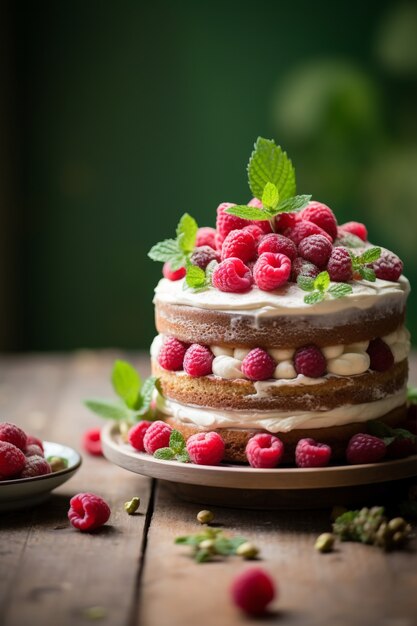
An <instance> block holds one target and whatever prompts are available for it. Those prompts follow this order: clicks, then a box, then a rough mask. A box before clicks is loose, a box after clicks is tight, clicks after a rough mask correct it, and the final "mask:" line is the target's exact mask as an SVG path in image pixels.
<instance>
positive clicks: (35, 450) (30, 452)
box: [25, 443, 44, 457]
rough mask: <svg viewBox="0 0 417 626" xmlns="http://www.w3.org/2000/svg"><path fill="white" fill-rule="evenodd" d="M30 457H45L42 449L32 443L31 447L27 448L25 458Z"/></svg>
mask: <svg viewBox="0 0 417 626" xmlns="http://www.w3.org/2000/svg"><path fill="white" fill-rule="evenodd" d="M28 456H41V457H43V456H44V453H43V450H42V448H40V447H39V446H37V445H36V443H31V444H30V445H29V446H26V450H25V457H28Z"/></svg>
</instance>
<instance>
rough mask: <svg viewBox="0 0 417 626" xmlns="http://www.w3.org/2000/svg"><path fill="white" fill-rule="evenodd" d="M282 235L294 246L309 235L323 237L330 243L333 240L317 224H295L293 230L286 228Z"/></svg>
mask: <svg viewBox="0 0 417 626" xmlns="http://www.w3.org/2000/svg"><path fill="white" fill-rule="evenodd" d="M284 235H285V236H286V237H289V239H291V240H292V241H293V242H294V243H295V245H296V246H298V245H299V244H300V243H301V241H302V240H303V239H305V238H306V237H310V236H311V235H323V237H326V239H328V240H329V241H330V243H332V242H333V239H332V238H331V237H330V235H329V233H326V231H325V230H323V229H322V228H320V226H317V224H313V222H297V223H296V225H295V226H294V227H293V228H287V229H286V230H285V231H284Z"/></svg>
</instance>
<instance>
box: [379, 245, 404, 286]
mask: <svg viewBox="0 0 417 626" xmlns="http://www.w3.org/2000/svg"><path fill="white" fill-rule="evenodd" d="M371 267H372V268H373V270H374V272H375V275H376V277H377V278H381V279H382V280H390V281H392V282H396V281H397V280H398V279H399V277H400V276H401V274H402V271H403V262H402V261H401V259H400V258H399V257H398V256H397V255H396V254H394V253H393V252H389V251H388V250H383V251H382V253H381V256H380V257H379V259H377V260H376V261H375V263H373V264H372V266H371Z"/></svg>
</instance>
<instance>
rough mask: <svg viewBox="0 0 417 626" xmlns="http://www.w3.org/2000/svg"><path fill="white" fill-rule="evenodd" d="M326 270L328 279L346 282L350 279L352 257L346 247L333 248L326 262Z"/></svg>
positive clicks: (351, 275)
mask: <svg viewBox="0 0 417 626" xmlns="http://www.w3.org/2000/svg"><path fill="white" fill-rule="evenodd" d="M327 271H328V272H329V276H330V280H333V281H334V282H337V283H348V282H349V281H350V280H352V277H353V269H352V259H351V258H350V254H349V250H348V249H347V248H343V247H342V246H336V248H333V250H332V252H331V254H330V259H329V262H328V264H327Z"/></svg>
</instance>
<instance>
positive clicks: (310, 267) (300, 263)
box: [291, 256, 320, 283]
mask: <svg viewBox="0 0 417 626" xmlns="http://www.w3.org/2000/svg"><path fill="white" fill-rule="evenodd" d="M300 274H302V275H303V276H310V277H311V278H316V276H318V275H319V274H320V270H319V268H318V267H316V266H315V265H314V264H313V263H309V262H308V261H306V260H305V259H302V258H301V257H300V256H299V257H297V258H296V259H295V261H294V262H293V264H292V268H291V280H292V281H293V282H294V283H296V282H297V278H298V277H299V275H300Z"/></svg>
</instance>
